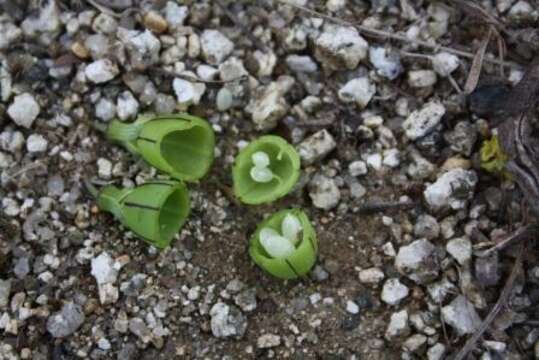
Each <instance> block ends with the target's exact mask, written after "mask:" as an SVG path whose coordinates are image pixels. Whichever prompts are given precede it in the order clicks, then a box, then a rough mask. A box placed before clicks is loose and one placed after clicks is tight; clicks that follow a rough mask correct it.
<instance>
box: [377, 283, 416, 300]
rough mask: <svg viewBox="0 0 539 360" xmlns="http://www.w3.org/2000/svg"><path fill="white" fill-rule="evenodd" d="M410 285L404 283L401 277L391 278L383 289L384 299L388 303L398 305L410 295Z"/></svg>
mask: <svg viewBox="0 0 539 360" xmlns="http://www.w3.org/2000/svg"><path fill="white" fill-rule="evenodd" d="M409 292H410V290H408V287H407V286H406V285H404V284H402V283H401V282H400V281H399V279H389V280H387V281H386V282H385V284H384V288H383V289H382V296H381V297H382V301H383V302H385V303H386V304H388V305H398V304H399V303H400V302H401V301H402V300H403V299H404V298H406V297H407V296H408V293H409Z"/></svg>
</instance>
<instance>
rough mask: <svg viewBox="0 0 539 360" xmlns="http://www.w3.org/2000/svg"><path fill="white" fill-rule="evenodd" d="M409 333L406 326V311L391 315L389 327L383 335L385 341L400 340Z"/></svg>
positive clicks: (408, 328)
mask: <svg viewBox="0 0 539 360" xmlns="http://www.w3.org/2000/svg"><path fill="white" fill-rule="evenodd" d="M409 333H410V327H409V326H408V311H406V309H404V310H401V311H399V312H396V313H393V314H391V318H390V320H389V325H388V326H387V330H386V333H385V337H386V339H387V340H390V341H391V340H393V339H395V338H402V337H405V336H407V335H408V334H409Z"/></svg>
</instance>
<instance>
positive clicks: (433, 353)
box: [427, 343, 445, 360]
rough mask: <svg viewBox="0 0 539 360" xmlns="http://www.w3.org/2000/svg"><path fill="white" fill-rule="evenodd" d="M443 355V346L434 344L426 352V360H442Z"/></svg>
mask: <svg viewBox="0 0 539 360" xmlns="http://www.w3.org/2000/svg"><path fill="white" fill-rule="evenodd" d="M444 355H445V345H444V344H442V343H436V344H434V345H433V346H431V347H430V348H429V350H428V351H427V359H428V360H443V359H444Z"/></svg>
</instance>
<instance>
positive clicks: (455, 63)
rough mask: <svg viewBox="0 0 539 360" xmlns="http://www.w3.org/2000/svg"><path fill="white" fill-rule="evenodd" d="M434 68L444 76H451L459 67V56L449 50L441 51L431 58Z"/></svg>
mask: <svg viewBox="0 0 539 360" xmlns="http://www.w3.org/2000/svg"><path fill="white" fill-rule="evenodd" d="M431 61H432V68H433V69H434V71H436V73H437V74H438V75H440V76H442V77H446V76H449V75H450V74H451V73H452V72H453V71H455V70H456V69H457V68H458V67H459V58H458V57H457V56H456V55H453V54H450V53H448V52H440V53H438V54H436V55H434V56H433V57H432V59H431Z"/></svg>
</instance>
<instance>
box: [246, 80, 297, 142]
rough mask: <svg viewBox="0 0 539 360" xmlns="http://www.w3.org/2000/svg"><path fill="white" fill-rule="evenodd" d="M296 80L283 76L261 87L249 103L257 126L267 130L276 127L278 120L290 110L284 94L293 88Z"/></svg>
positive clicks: (259, 128) (258, 128)
mask: <svg viewBox="0 0 539 360" xmlns="http://www.w3.org/2000/svg"><path fill="white" fill-rule="evenodd" d="M294 82H295V80H294V78H292V77H290V76H281V77H280V78H279V79H278V80H277V81H274V82H271V83H270V84H269V85H267V86H264V87H261V88H259V89H258V90H257V92H256V95H255V96H254V97H253V98H252V99H251V102H250V103H249V106H248V108H249V111H250V112H251V117H252V120H253V123H254V124H255V128H256V129H257V130H262V131H267V130H271V129H273V128H275V127H276V126H277V123H278V121H279V120H280V119H281V118H282V117H283V116H284V115H286V113H287V112H288V108H289V105H288V102H287V101H286V99H285V97H284V95H285V94H286V93H287V92H288V91H289V90H290V89H291V88H292V86H293V84H294Z"/></svg>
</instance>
